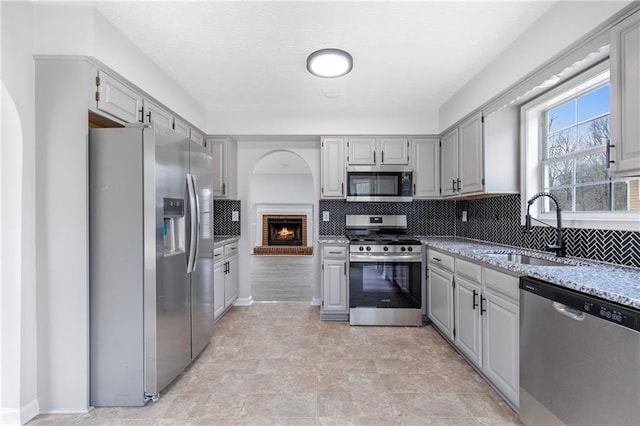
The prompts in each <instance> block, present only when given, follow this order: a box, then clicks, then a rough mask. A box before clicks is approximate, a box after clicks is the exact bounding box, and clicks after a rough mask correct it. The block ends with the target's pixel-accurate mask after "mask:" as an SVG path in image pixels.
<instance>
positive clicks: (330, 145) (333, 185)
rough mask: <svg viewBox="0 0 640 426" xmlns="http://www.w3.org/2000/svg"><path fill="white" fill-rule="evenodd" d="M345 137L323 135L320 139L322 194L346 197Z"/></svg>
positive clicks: (324, 195)
mask: <svg viewBox="0 0 640 426" xmlns="http://www.w3.org/2000/svg"><path fill="white" fill-rule="evenodd" d="M344 149H345V138H342V137H323V138H322V140H321V141H320V154H321V156H320V162H321V164H320V173H321V176H320V179H321V182H322V183H321V185H322V186H321V188H320V196H321V197H322V198H345V191H344V180H345V165H344V158H345V156H344Z"/></svg>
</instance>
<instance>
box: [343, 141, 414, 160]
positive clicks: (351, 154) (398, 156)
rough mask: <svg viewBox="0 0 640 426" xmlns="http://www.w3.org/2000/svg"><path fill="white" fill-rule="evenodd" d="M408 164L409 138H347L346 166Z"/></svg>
mask: <svg viewBox="0 0 640 426" xmlns="http://www.w3.org/2000/svg"><path fill="white" fill-rule="evenodd" d="M383 164H395V165H398V164H401V165H407V164H409V138H406V137H361V136H358V137H349V138H348V139H347V165H350V166H353V165H370V166H373V165H383Z"/></svg>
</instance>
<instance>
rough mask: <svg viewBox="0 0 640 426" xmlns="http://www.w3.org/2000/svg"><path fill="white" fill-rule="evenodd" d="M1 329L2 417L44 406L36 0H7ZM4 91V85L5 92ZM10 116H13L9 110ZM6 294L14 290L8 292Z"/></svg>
mask: <svg viewBox="0 0 640 426" xmlns="http://www.w3.org/2000/svg"><path fill="white" fill-rule="evenodd" d="M0 10H1V15H2V20H1V24H0V25H1V26H0V28H1V30H2V48H1V51H2V58H1V61H2V63H1V67H0V80H2V90H3V93H2V147H1V154H0V158H1V159H2V164H1V166H0V167H1V170H2V189H1V190H0V200H1V201H0V202H1V203H2V228H3V229H4V230H5V231H6V232H4V233H3V235H2V256H1V257H0V269H1V271H2V282H0V288H1V289H2V290H1V291H2V296H0V311H1V315H2V334H1V336H2V337H1V338H0V360H1V362H0V365H1V367H0V377H1V378H2V383H1V386H2V388H1V390H0V423H1V424H14V423H17V424H20V423H25V422H27V421H28V420H30V419H31V418H32V417H34V416H35V415H36V414H37V413H38V399H37V385H36V374H37V367H36V272H35V271H36V263H35V262H36V260H35V250H36V244H35V232H36V228H35V212H36V208H35V118H34V87H33V79H34V66H33V58H32V54H33V49H34V47H33V45H34V40H33V38H34V37H33V34H34V21H33V13H34V8H33V6H32V4H30V3H17V2H16V3H14V2H2V3H1V4H0ZM5 90H6V91H5ZM10 112H13V114H11V116H12V118H11V119H10V118H9V117H10V116H9V115H7V114H9V113H10ZM5 296H8V297H5Z"/></svg>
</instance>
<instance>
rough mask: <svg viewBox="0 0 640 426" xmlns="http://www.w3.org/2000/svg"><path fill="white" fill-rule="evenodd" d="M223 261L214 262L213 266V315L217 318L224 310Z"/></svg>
mask: <svg viewBox="0 0 640 426" xmlns="http://www.w3.org/2000/svg"><path fill="white" fill-rule="evenodd" d="M224 271H225V262H220V263H216V264H215V265H214V267H213V312H214V314H213V316H214V318H215V319H218V318H219V317H220V315H222V313H223V312H224V304H225V297H224V287H225V285H224V282H225V272H224Z"/></svg>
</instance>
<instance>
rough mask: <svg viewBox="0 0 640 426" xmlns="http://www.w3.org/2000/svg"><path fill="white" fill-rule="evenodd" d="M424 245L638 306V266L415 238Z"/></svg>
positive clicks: (448, 239)
mask: <svg viewBox="0 0 640 426" xmlns="http://www.w3.org/2000/svg"><path fill="white" fill-rule="evenodd" d="M417 238H420V240H421V241H422V243H423V244H426V245H428V246H429V247H433V248H435V249H440V250H443V251H446V252H449V253H452V254H456V255H461V256H465V257H468V258H469V259H473V260H477V261H481V262H484V263H487V264H489V265H493V266H496V267H499V268H502V269H505V270H508V271H511V272H515V273H516V274H520V275H528V276H530V277H534V278H538V279H541V280H543V281H547V282H550V283H553V284H557V285H559V286H562V287H566V288H569V289H572V290H576V291H579V292H581V293H585V294H589V295H592V296H596V297H599V298H602V299H605V300H608V301H611V302H615V303H619V304H621V305H625V306H628V307H632V308H635V309H640V269H637V268H632V267H626V266H617V265H613V264H609V263H602V262H597V261H592V260H588V259H581V258H574V257H565V258H557V257H555V256H554V255H553V254H551V253H548V252H539V251H533V250H527V249H522V248H517V247H510V246H504V245H500V244H491V243H485V242H481V241H475V240H468V239H465V238H453V237H417ZM487 252H492V253H506V252H509V253H521V254H530V255H533V256H535V257H543V258H548V259H553V260H559V261H561V262H562V263H568V264H571V265H573V266H536V265H526V264H520V263H514V262H509V261H506V260H499V259H496V258H493V257H490V256H487Z"/></svg>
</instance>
